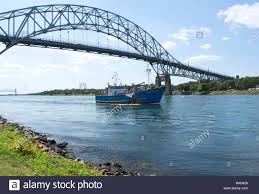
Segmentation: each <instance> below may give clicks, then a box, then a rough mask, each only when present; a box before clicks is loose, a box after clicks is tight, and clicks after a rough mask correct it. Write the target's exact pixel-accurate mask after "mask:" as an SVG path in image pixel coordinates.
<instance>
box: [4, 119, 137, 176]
mask: <svg viewBox="0 0 259 194" xmlns="http://www.w3.org/2000/svg"><path fill="white" fill-rule="evenodd" d="M1 125H2V126H3V125H14V126H15V128H16V129H15V131H17V132H19V133H22V134H23V135H24V139H25V141H26V139H27V138H28V139H30V140H32V141H33V142H34V143H35V145H36V146H37V147H38V148H39V149H42V150H43V151H45V152H48V153H52V154H57V155H60V156H62V157H65V158H67V159H69V160H74V161H77V162H79V163H80V164H86V165H88V166H91V167H92V168H94V169H96V170H97V171H99V172H100V173H101V174H102V175H104V176H140V174H139V173H137V172H134V171H127V170H125V169H124V168H123V167H122V165H121V164H120V163H118V162H113V161H112V162H106V163H102V164H95V163H93V162H91V161H85V160H82V159H80V158H77V157H76V156H75V154H74V153H73V151H72V149H71V148H69V145H68V143H67V142H57V141H56V140H54V139H52V138H49V137H48V136H47V135H46V134H42V133H39V132H36V131H35V130H34V129H32V128H30V127H26V126H24V125H21V124H18V123H11V122H8V120H7V119H5V118H3V117H2V116H0V126H1ZM18 143H19V142H18Z"/></svg>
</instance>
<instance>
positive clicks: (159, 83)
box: [155, 74, 161, 88]
mask: <svg viewBox="0 0 259 194" xmlns="http://www.w3.org/2000/svg"><path fill="white" fill-rule="evenodd" d="M160 86H161V77H160V76H159V75H158V74H157V76H156V82H155V87H156V88H159V87H160Z"/></svg>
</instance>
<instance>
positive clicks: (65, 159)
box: [0, 116, 140, 176]
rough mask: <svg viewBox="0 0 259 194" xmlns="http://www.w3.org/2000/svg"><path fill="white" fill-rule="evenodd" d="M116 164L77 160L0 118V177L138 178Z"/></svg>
mask: <svg viewBox="0 0 259 194" xmlns="http://www.w3.org/2000/svg"><path fill="white" fill-rule="evenodd" d="M139 175H140V174H139V173H137V172H134V171H129V170H128V171H127V170H124V169H123V167H122V165H121V164H120V163H118V162H115V161H112V162H106V163H102V164H94V163H93V162H91V161H86V160H82V159H80V158H77V157H76V156H75V154H74V153H73V151H72V150H71V149H70V148H69V146H68V143H67V142H60V143H58V142H57V141H56V140H54V139H53V138H49V137H48V136H47V135H46V134H42V133H39V132H36V131H35V130H33V129H32V128H30V127H26V126H24V125H21V124H18V123H11V122H8V120H7V119H5V118H3V117H2V116H0V176H139Z"/></svg>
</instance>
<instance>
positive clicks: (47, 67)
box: [38, 64, 79, 72]
mask: <svg viewBox="0 0 259 194" xmlns="http://www.w3.org/2000/svg"><path fill="white" fill-rule="evenodd" d="M38 70H39V71H40V72H55V71H62V70H63V71H70V72H78V70H79V68H78V66H76V65H73V64H71V65H62V64H44V65H39V69H38Z"/></svg>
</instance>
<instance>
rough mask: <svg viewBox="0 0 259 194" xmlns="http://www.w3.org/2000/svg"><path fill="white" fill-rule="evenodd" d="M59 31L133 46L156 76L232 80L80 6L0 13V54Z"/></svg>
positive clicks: (129, 25)
mask: <svg viewBox="0 0 259 194" xmlns="http://www.w3.org/2000/svg"><path fill="white" fill-rule="evenodd" d="M62 30H90V31H96V32H100V33H104V34H107V35H110V36H113V37H115V38H117V39H119V40H120V41H123V42H125V43H126V44H128V45H130V46H131V47H133V48H134V49H135V50H136V51H137V52H138V56H137V57H136V58H137V59H141V60H145V61H148V62H149V63H150V64H151V65H152V67H153V69H154V71H155V72H156V73H157V74H159V75H166V74H169V75H172V76H182V77H187V78H191V79H196V80H222V79H232V77H230V76H225V75H221V74H218V73H213V72H209V71H205V70H202V69H199V68H194V67H191V66H187V65H184V64H183V63H181V62H179V61H178V60H176V59H175V58H174V57H173V56H172V55H171V54H170V53H169V52H167V51H166V50H165V49H164V48H163V47H162V46H161V44H160V43H159V42H158V41H157V40H156V39H155V38H154V37H152V36H151V35H150V34H149V33H148V32H146V31H145V30H143V29H142V28H141V27H140V26H138V25H137V24H135V23H133V22H131V21H130V20H128V19H126V18H124V17H122V16H119V15H117V14H115V13H112V12H109V11H105V10H102V9H98V8H94V7H88V6H81V5H70V4H55V5H44V6H35V7H29V8H24V9H18V10H13V11H9V12H5V13H0V35H1V36H0V41H1V42H4V43H5V44H6V48H5V49H4V50H3V51H1V52H0V54H2V53H4V52H5V51H6V50H8V49H10V48H11V47H13V46H15V45H18V44H23V43H25V42H26V41H27V42H28V41H31V43H30V44H26V45H34V43H37V44H38V43H39V41H40V40H39V39H38V40H37V36H39V35H41V34H45V33H48V32H55V31H62ZM41 43H42V44H44V45H42V46H45V47H46V46H51V45H52V44H54V43H55V42H53V41H44V42H43V41H41ZM37 44H36V45H37ZM64 44H65V46H63V47H64V48H67V47H69V48H70V49H74V50H76V49H75V45H72V44H69V43H63V44H62V45H64ZM37 46H39V45H37ZM57 48H61V46H59V47H57ZM100 49H101V48H100ZM78 50H80V49H78ZM88 50H89V48H88ZM95 50H98V48H97V47H96V48H95ZM85 51H87V49H85ZM117 52H119V53H120V51H117ZM97 53H99V51H98V52H97ZM104 53H105V52H104ZM106 53H107V54H111V55H114V53H116V51H115V50H113V51H111V49H110V50H109V49H108V50H106ZM120 55H121V56H123V57H129V58H131V55H132V53H129V52H128V53H127V52H123V55H122V54H121V53H120ZM120 55H119V56H120Z"/></svg>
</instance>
